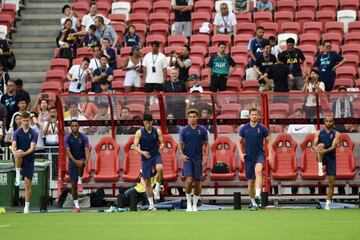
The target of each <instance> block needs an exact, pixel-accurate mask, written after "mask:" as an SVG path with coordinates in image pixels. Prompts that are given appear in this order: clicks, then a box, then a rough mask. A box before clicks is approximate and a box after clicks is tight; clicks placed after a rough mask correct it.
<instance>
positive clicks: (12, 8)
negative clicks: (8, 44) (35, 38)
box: [0, 3, 16, 33]
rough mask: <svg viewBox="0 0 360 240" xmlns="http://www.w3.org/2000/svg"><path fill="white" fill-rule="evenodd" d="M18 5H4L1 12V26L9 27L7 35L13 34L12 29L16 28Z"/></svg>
mask: <svg viewBox="0 0 360 240" xmlns="http://www.w3.org/2000/svg"><path fill="white" fill-rule="evenodd" d="M15 20H16V4H13V3H2V4H1V11H0V25H4V26H6V27H7V33H10V32H11V27H13V26H15Z"/></svg>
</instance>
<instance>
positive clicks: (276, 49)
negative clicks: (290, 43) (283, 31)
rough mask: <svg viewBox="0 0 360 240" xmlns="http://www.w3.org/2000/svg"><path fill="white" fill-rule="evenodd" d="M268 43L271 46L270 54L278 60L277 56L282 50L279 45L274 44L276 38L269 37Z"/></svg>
mask: <svg viewBox="0 0 360 240" xmlns="http://www.w3.org/2000/svg"><path fill="white" fill-rule="evenodd" d="M269 42H270V46H271V54H272V55H274V56H275V57H276V58H278V55H279V54H280V53H282V51H283V50H282V49H281V47H280V46H279V44H277V43H276V38H275V37H274V36H270V37H269Z"/></svg>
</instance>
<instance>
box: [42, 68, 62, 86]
mask: <svg viewBox="0 0 360 240" xmlns="http://www.w3.org/2000/svg"><path fill="white" fill-rule="evenodd" d="M66 73H67V72H65V73H64V71H63V70H49V71H47V72H46V76H45V79H46V80H45V81H47V82H58V83H60V84H61V85H62V84H63V82H64V79H65V77H66Z"/></svg>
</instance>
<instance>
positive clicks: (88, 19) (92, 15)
mask: <svg viewBox="0 0 360 240" xmlns="http://www.w3.org/2000/svg"><path fill="white" fill-rule="evenodd" d="M96 11H97V7H96V3H95V2H92V3H91V4H90V10H89V14H87V15H85V16H84V17H83V18H82V21H81V27H82V29H81V30H82V31H84V30H86V31H87V30H88V29H89V27H90V25H93V24H95V19H96V17H102V18H103V22H104V23H105V25H109V24H110V20H109V19H107V18H106V17H105V16H104V15H102V14H97V13H96Z"/></svg>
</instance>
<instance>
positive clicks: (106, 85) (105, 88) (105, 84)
mask: <svg viewBox="0 0 360 240" xmlns="http://www.w3.org/2000/svg"><path fill="white" fill-rule="evenodd" d="M99 84H100V88H101V93H102V94H108V93H114V92H115V91H114V90H112V89H110V82H109V81H108V80H107V79H105V78H102V79H100V81H99ZM106 99H107V98H106ZM106 102H107V101H106Z"/></svg>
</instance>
